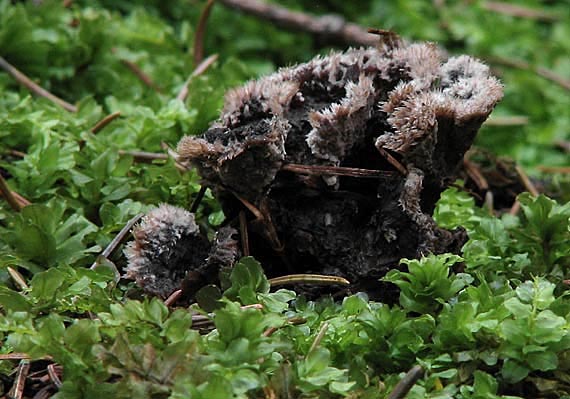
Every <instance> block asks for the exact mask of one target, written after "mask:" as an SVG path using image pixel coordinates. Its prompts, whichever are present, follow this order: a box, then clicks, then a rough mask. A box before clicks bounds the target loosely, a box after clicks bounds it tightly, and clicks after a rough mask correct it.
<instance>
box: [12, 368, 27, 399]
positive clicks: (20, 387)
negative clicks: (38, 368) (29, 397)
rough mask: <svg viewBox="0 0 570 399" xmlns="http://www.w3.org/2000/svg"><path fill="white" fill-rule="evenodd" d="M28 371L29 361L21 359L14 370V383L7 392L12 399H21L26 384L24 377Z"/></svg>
mask: <svg viewBox="0 0 570 399" xmlns="http://www.w3.org/2000/svg"><path fill="white" fill-rule="evenodd" d="M29 372H30V361H29V360H27V359H23V360H21V361H20V364H19V365H18V368H17V370H16V378H15V382H14V385H12V388H11V389H10V392H8V397H9V398H12V399H21V398H22V396H23V394H24V385H25V384H26V378H27V377H28V374H29Z"/></svg>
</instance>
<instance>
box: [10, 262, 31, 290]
mask: <svg viewBox="0 0 570 399" xmlns="http://www.w3.org/2000/svg"><path fill="white" fill-rule="evenodd" d="M6 270H7V271H8V274H9V275H10V277H12V280H13V281H14V284H16V285H17V286H18V287H19V288H20V289H21V290H28V289H29V288H30V287H29V286H28V284H27V283H26V279H25V278H24V276H22V275H21V274H20V273H19V272H18V271H17V270H16V269H13V268H11V267H10V266H8V267H6Z"/></svg>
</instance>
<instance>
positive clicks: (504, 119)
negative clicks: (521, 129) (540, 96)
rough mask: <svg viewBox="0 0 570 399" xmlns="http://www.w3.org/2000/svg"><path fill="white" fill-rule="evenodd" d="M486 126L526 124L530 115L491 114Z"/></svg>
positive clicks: (485, 123)
mask: <svg viewBox="0 0 570 399" xmlns="http://www.w3.org/2000/svg"><path fill="white" fill-rule="evenodd" d="M483 124H484V125H485V126H525V125H528V116H491V117H490V118H489V119H487V120H486V121H485V122H483Z"/></svg>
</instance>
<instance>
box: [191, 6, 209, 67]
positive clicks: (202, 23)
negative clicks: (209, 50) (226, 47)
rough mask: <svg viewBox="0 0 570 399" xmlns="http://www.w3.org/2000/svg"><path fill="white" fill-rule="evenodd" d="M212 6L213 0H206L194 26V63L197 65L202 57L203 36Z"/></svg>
mask: <svg viewBox="0 0 570 399" xmlns="http://www.w3.org/2000/svg"><path fill="white" fill-rule="evenodd" d="M213 6H214V0H208V2H207V3H206V5H205V6H204V9H203V10H202V14H200V19H199V20H198V25H197V27H196V34H195V35H194V65H198V64H200V63H201V62H202V60H203V59H204V36H205V35H206V25H207V22H208V17H209V16H210V12H211V11H212V7H213Z"/></svg>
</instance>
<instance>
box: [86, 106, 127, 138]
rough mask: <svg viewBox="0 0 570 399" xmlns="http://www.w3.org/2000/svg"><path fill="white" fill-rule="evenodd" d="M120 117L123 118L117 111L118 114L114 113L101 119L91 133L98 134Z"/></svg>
mask: <svg viewBox="0 0 570 399" xmlns="http://www.w3.org/2000/svg"><path fill="white" fill-rule="evenodd" d="M119 116H121V111H116V112H113V113H112V114H109V115H107V116H106V117H104V118H103V119H101V120H100V121H99V122H97V123H96V124H95V126H93V127H92V128H91V133H93V134H97V133H98V132H99V131H100V130H101V129H103V128H104V127H105V126H107V125H108V124H109V123H111V122H113V121H114V120H115V119H117V118H118V117H119Z"/></svg>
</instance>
